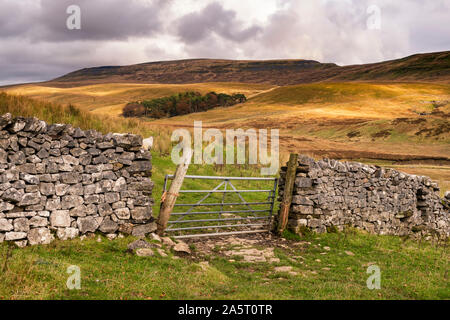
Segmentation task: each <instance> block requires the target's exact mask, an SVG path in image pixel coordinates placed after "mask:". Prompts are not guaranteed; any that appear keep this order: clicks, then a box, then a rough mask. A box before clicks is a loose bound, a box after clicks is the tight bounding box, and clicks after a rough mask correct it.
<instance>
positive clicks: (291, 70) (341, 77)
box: [47, 51, 450, 87]
mask: <svg viewBox="0 0 450 320" xmlns="http://www.w3.org/2000/svg"><path fill="white" fill-rule="evenodd" d="M322 81H333V82H336V81H397V82H398V81H402V82H403V81H405V82H416V81H420V82H441V83H450V51H445V52H437V53H425V54H415V55H412V56H409V57H406V58H403V59H397V60H391V61H385V62H379V63H372V64H363V65H352V66H343V67H342V66H338V65H336V64H334V63H320V62H317V61H313V60H263V61H256V60H255V61H251V60H213V59H191V60H177V61H161V62H150V63H143V64H136V65H130V66H104V67H94V68H85V69H81V70H78V71H74V72H71V73H68V74H66V75H64V76H62V77H59V78H56V79H54V80H52V81H49V82H47V83H48V84H51V85H52V86H62V87H65V86H74V85H86V84H96V83H112V82H116V83H118V82H133V83H161V84H168V83H172V84H187V83H200V82H241V83H267V84H273V85H281V86H282V85H293V84H301V83H313V82H322Z"/></svg>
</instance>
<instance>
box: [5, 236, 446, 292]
mask: <svg viewBox="0 0 450 320" xmlns="http://www.w3.org/2000/svg"><path fill="white" fill-rule="evenodd" d="M292 237H293V236H290V237H289V238H292ZM132 240H133V239H131V238H125V239H117V240H114V241H109V240H107V239H106V238H103V239H102V241H101V242H97V240H96V239H95V238H94V239H90V240H89V239H88V240H84V241H81V240H73V241H66V242H62V241H55V242H54V243H52V244H51V245H48V246H38V247H28V248H24V249H13V250H12V252H10V257H9V259H8V262H7V263H6V265H5V263H4V257H6V255H7V251H8V246H7V244H5V243H4V244H0V256H1V257H2V262H3V263H2V265H1V266H0V268H4V269H3V271H2V272H1V273H0V299H13V300H17V299H121V300H131V299H142V300H152V299H182V300H185V299H187V300H189V299H449V298H450V293H449V292H450V288H449V281H448V261H449V260H448V259H449V256H448V253H449V252H448V248H446V247H445V246H442V245H437V244H432V243H425V242H424V243H421V244H420V243H417V242H414V241H411V240H407V239H402V238H399V237H389V236H373V235H366V234H361V233H356V232H345V233H338V234H326V235H320V236H319V235H315V236H308V237H307V238H303V239H301V241H300V240H299V239H293V240H291V241H289V242H285V244H286V245H287V247H288V248H289V249H285V248H278V247H277V248H275V256H276V257H277V258H278V259H279V260H280V261H279V262H278V263H275V264H269V263H262V262H260V263H247V262H243V261H240V260H237V259H236V260H235V259H229V258H226V257H224V256H221V255H220V254H217V253H216V254H212V255H206V256H202V257H201V258H195V259H191V258H182V259H174V258H173V256H172V255H171V254H169V256H168V257H160V256H154V257H150V258H144V257H137V256H135V255H132V254H129V253H126V252H125V251H126V246H127V243H129V242H131V241H132ZM325 247H329V248H327V249H329V251H327V250H325ZM191 248H192V249H193V250H194V251H195V246H191ZM218 249H219V248H218ZM219 252H220V250H219ZM230 260H231V261H230ZM202 261H207V262H208V265H206V267H205V264H204V263H203V264H201V263H200V262H202ZM372 264H375V265H377V266H378V267H379V268H380V271H381V289H380V290H369V289H368V288H367V286H366V280H367V278H368V277H369V274H367V268H368V266H370V265H372ZM71 265H76V266H78V267H80V270H81V290H68V289H67V287H66V281H67V279H68V277H69V274H67V273H66V270H67V268H68V267H69V266H71ZM277 266H290V267H292V270H294V272H295V274H290V273H286V272H276V271H275V270H274V269H275V267H277Z"/></svg>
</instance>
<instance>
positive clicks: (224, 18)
mask: <svg viewBox="0 0 450 320" xmlns="http://www.w3.org/2000/svg"><path fill="white" fill-rule="evenodd" d="M261 31H262V28H261V27H259V26H251V27H248V28H243V27H242V22H241V21H239V20H238V19H237V18H236V12H235V11H233V10H225V9H224V8H223V6H222V5H221V4H219V3H218V2H214V3H211V4H209V5H208V6H206V7H205V8H204V9H203V10H201V11H200V12H194V13H190V14H187V15H185V16H184V17H181V18H180V19H179V20H178V30H177V32H178V36H179V37H180V38H181V39H182V40H183V41H184V42H187V43H196V42H198V41H200V40H203V39H204V38H206V37H209V36H210V35H211V34H216V35H218V36H220V37H223V38H225V39H227V40H231V41H236V42H237V41H246V40H248V39H250V38H251V37H254V36H256V35H257V34H258V33H260V32H261Z"/></svg>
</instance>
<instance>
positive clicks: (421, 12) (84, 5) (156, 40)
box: [0, 0, 450, 84]
mask: <svg viewBox="0 0 450 320" xmlns="http://www.w3.org/2000/svg"><path fill="white" fill-rule="evenodd" d="M181 1H184V0H153V1H152V0H96V1H92V0H91V1H89V0H40V1H39V0H0V83H1V84H5V83H14V82H26V81H38V80H47V79H52V78H55V77H57V76H60V75H62V74H65V73H67V72H70V71H73V70H76V69H79V68H84V67H91V66H99V65H123V64H132V63H140V62H146V61H155V60H167V59H182V58H199V57H201V58H227V59H277V58H279V59H282V58H298V59H302V58H303V59H314V60H319V61H322V62H335V63H338V64H341V65H344V64H353V63H369V62H375V61H381V60H388V59H395V58H400V57H403V56H406V55H409V54H413V53H417V52H430V51H443V50H449V49H450V28H448V27H447V26H448V12H449V11H450V1H449V0H397V1H390V0H347V1H341V0H321V1H316V0H309V1H308V0H302V1H297V0H272V1H276V2H277V3H278V4H280V5H279V6H278V7H276V8H277V9H273V10H274V11H273V12H272V14H270V15H269V16H267V17H266V18H264V19H262V20H259V21H258V22H253V21H247V20H246V15H245V13H244V12H243V11H244V9H243V8H244V7H241V6H240V5H239V2H238V1H235V0H233V1H231V0H224V1H223V2H221V3H219V2H218V1H215V0H204V1H203V0H202V1H197V2H195V3H196V4H199V3H200V9H197V11H193V12H190V13H189V11H186V10H184V13H183V14H180V13H179V12H177V10H178V8H177V4H179V3H180V2H181ZM265 1H266V0H265ZM267 1H269V0H267ZM181 3H183V4H184V2H181ZM255 3H258V5H259V3H261V4H260V5H261V6H263V5H264V4H265V2H262V1H261V2H255ZM71 4H77V5H79V6H80V7H81V10H82V29H81V30H80V31H69V30H67V29H66V19H67V17H68V15H67V14H66V8H67V6H68V5H71ZM372 4H375V5H378V6H379V7H380V9H381V19H382V28H381V30H368V29H367V27H366V21H367V17H368V15H367V12H366V10H367V7H368V6H369V5H372ZM248 7H249V5H248V3H246V7H245V8H246V10H248ZM185 8H186V7H184V9H185Z"/></svg>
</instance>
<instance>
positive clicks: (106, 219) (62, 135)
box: [0, 114, 156, 246]
mask: <svg viewBox="0 0 450 320" xmlns="http://www.w3.org/2000/svg"><path fill="white" fill-rule="evenodd" d="M151 169H152V165H151V154H150V152H149V151H147V150H144V149H143V148H142V137H140V136H138V135H131V134H111V133H109V134H106V135H102V134H101V133H99V132H97V131H94V130H88V131H83V130H81V129H80V128H74V127H72V126H71V125H65V124H51V125H49V124H47V123H46V122H44V121H41V120H38V119H36V118H15V119H13V118H12V117H11V115H10V114H5V115H3V116H0V242H3V241H14V242H15V243H16V244H17V245H19V246H25V245H27V244H30V245H35V244H48V243H50V242H51V241H52V240H53V239H55V238H59V239H63V240H66V239H71V238H75V237H77V236H79V235H83V234H89V233H94V232H97V231H99V232H102V233H104V234H106V235H108V237H110V238H114V237H115V236H116V235H117V234H118V233H124V234H133V235H136V236H140V235H145V234H147V233H150V232H153V231H155V230H156V224H155V222H154V221H153V218H152V204H153V200H152V198H151V193H152V188H153V182H152V180H151V179H150V176H151Z"/></svg>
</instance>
